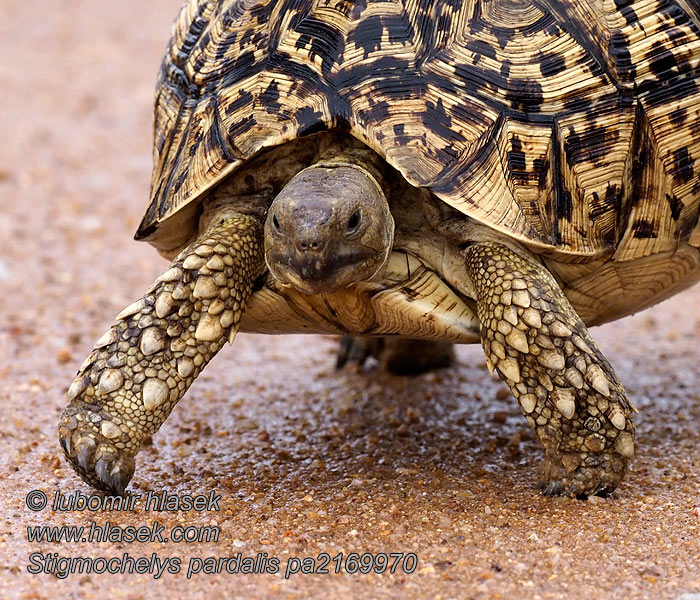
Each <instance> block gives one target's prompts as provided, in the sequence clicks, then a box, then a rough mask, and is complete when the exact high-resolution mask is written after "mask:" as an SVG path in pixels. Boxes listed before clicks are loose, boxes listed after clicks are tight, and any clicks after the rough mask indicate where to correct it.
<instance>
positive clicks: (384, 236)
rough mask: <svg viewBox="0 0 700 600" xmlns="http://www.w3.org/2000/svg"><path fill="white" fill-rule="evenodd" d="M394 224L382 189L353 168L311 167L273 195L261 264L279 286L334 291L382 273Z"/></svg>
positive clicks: (349, 166)
mask: <svg viewBox="0 0 700 600" xmlns="http://www.w3.org/2000/svg"><path fill="white" fill-rule="evenodd" d="M393 240H394V219H393V218H392V216H391V212H390V211H389V204H388V203H387V200H386V197H385V196H384V193H383V191H382V188H381V187H380V185H379V184H378V183H377V181H376V180H375V179H374V177H373V176H372V175H371V174H370V173H369V172H368V171H367V170H365V169H363V168H361V167H359V166H356V165H347V164H337V165H333V164H330V165H314V166H311V167H309V168H307V169H304V170H303V171H300V172H299V173H297V174H296V175H295V176H294V177H293V178H292V179H291V180H290V181H289V183H288V184H287V185H286V186H285V187H284V189H282V191H281V192H280V193H279V194H278V195H277V197H276V198H275V200H274V202H273V203H272V205H271V206H270V209H269V211H268V213H267V219H266V221H265V260H266V262H267V266H268V268H269V269H270V272H271V273H272V275H273V276H274V277H275V278H276V279H277V280H278V281H280V282H281V283H282V284H285V285H291V286H292V287H294V288H295V289H297V290H298V291H300V292H303V293H306V294H320V293H326V292H333V291H337V290H339V289H342V288H345V287H347V286H349V285H352V284H354V283H358V282H361V281H369V280H371V279H372V278H374V277H375V276H377V275H379V274H381V272H383V270H384V267H385V266H386V263H387V261H388V259H389V254H390V253H391V247H392V243H393Z"/></svg>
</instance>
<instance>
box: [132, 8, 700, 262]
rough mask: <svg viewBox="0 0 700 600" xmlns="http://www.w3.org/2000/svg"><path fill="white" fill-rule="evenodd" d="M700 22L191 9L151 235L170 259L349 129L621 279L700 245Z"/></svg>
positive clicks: (427, 180)
mask: <svg viewBox="0 0 700 600" xmlns="http://www.w3.org/2000/svg"><path fill="white" fill-rule="evenodd" d="M699 12H700V11H698V5H697V2H695V0H675V1H672V0H586V1H585V2H582V1H580V0H533V1H532V2H530V1H528V0H462V1H459V0H385V1H373V0H355V1H352V2H351V1H349V0H333V1H332V2H331V1H329V0H221V1H218V2H212V1H209V0H191V1H190V2H189V3H188V4H187V5H186V6H185V7H184V8H183V9H182V12H181V14H180V16H179V18H178V20H177V22H176V25H175V29H174V33H173V37H172V40H171V42H170V46H169V49H168V51H167V53H166V56H165V59H164V62H163V65H162V68H161V75H160V80H159V85H158V95H157V101H156V109H155V156H154V163H155V168H154V174H153V184H152V202H151V205H150V207H149V208H148V210H147V212H146V215H145V216H144V219H143V221H142V223H141V226H140V227H139V230H138V232H137V238H140V239H147V240H149V241H151V242H153V243H154V244H156V245H158V236H159V228H160V227H161V224H163V223H164V222H165V221H167V220H168V219H169V218H170V217H171V216H172V215H174V214H175V213H176V212H178V211H179V210H181V209H182V208H183V207H184V206H186V205H191V204H192V203H195V202H196V201H197V199H198V198H200V197H201V195H202V194H203V192H205V191H206V190H207V189H209V188H210V187H211V186H213V185H214V184H216V183H217V182H219V181H220V180H221V179H222V178H223V177H225V176H227V175H228V174H230V173H231V172H233V171H234V170H235V169H236V168H237V167H238V166H239V165H240V164H241V163H242V162H244V161H247V160H249V159H250V158H251V157H252V156H253V155H255V154H256V153H257V152H259V151H260V150H262V149H263V148H266V147H271V146H276V145H279V144H282V143H284V142H286V141H289V140H291V139H294V138H297V137H301V136H307V135H310V134H313V133H315V132H319V131H323V130H326V129H329V128H340V129H344V130H346V131H348V132H349V133H350V134H352V135H353V136H355V137H357V138H359V139H361V140H362V141H364V142H365V143H367V144H368V145H369V146H370V147H372V148H373V149H375V150H376V151H377V152H378V153H379V154H381V155H382V156H383V157H385V158H386V160H387V161H388V162H389V163H390V164H391V165H392V166H394V167H395V168H397V169H398V170H399V171H400V172H401V173H402V174H403V175H404V176H405V177H406V179H407V180H408V181H409V182H411V183H412V184H414V185H416V186H423V187H427V188H430V189H431V190H432V191H433V192H434V193H435V194H436V195H437V196H438V197H440V198H441V199H443V200H444V201H445V202H447V203H449V204H450V205H452V206H453V207H455V208H457V209H458V210H460V211H462V212H463V213H464V214H466V215H469V216H470V217H472V218H473V219H476V220H478V221H481V222H483V223H485V224H487V225H488V226H490V227H493V228H495V229H497V230H499V231H501V232H505V233H507V234H508V235H511V236H513V237H516V238H518V239H520V240H521V241H524V242H525V243H527V244H529V245H530V246H531V247H535V248H539V249H541V250H543V251H550V253H556V254H557V255H559V256H565V255H567V254H568V255H570V256H572V257H573V256H574V255H581V256H584V257H589V259H591V260H592V259H594V258H596V257H603V256H605V257H607V259H609V258H610V257H611V256H612V258H613V260H614V261H620V262H624V261H629V260H633V259H638V258H640V257H645V256H651V255H655V254H659V253H663V252H669V251H673V250H674V249H676V248H677V247H679V245H680V244H681V243H682V244H683V245H684V247H685V246H687V244H690V245H691V246H695V247H700V224H699V223H698V214H699V210H700V178H699V177H698V173H699V172H700V164H699V162H698V159H700V87H699V84H700V77H699V73H698V69H699V68H700V66H699V63H700V28H699V27H698V13H699ZM194 227H195V225H194V224H192V228H194ZM171 229H172V228H171ZM168 235H172V231H169V234H168ZM179 235H181V236H182V240H181V241H182V243H184V241H185V239H187V237H188V235H189V232H187V231H183V232H182V233H181V234H179ZM176 243H177V241H176Z"/></svg>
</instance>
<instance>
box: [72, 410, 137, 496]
mask: <svg viewBox="0 0 700 600" xmlns="http://www.w3.org/2000/svg"><path fill="white" fill-rule="evenodd" d="M67 422H70V424H71V425H74V426H75V428H74V429H72V430H71V429H69V428H68V429H66V428H64V427H59V441H60V443H61V447H62V448H63V452H64V453H65V455H66V458H67V459H68V460H69V462H70V463H71V465H72V466H73V468H74V469H75V470H76V472H77V473H78V475H80V478H81V479H83V480H84V481H86V482H87V483H89V484H90V485H92V486H94V487H96V488H97V489H99V490H102V491H105V492H108V493H112V494H123V493H124V490H125V489H126V486H127V485H128V484H129V481H130V480H131V478H132V476H133V474H134V469H135V465H136V463H135V461H134V458H133V456H130V455H129V454H127V453H126V452H125V451H123V450H120V449H119V448H117V447H116V446H115V445H114V443H112V442H111V441H110V440H108V439H106V438H105V437H104V436H103V435H102V434H100V432H99V431H97V430H96V429H95V428H94V427H93V426H92V424H90V423H89V422H85V421H83V422H82V423H81V424H79V425H77V421H76V420H72V421H68V420H64V421H63V422H62V425H66V424H67Z"/></svg>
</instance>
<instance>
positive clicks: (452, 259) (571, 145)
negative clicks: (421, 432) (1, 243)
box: [59, 0, 700, 496]
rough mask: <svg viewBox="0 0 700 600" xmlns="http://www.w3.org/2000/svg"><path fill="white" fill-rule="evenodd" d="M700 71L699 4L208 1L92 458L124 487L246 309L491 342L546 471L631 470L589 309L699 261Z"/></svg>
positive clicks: (187, 22)
mask: <svg viewBox="0 0 700 600" xmlns="http://www.w3.org/2000/svg"><path fill="white" fill-rule="evenodd" d="M699 69H700V4H698V2H697V0H587V1H586V2H581V1H579V0H383V1H380V0H354V1H350V0H333V1H332V2H328V1H325V0H218V1H211V0H190V1H189V2H187V3H186V4H185V6H184V7H183V8H182V10H181V12H180V15H179V17H178V19H177V21H176V23H175V25H174V30H173V33H172V38H171V40H170V43H169V45H168V47H167V51H166V53H165V57H164V59H163V62H162V66H161V69H160V75H159V79H158V84H157V97H156V103H155V140H154V164H155V166H154V171H153V181H152V188H151V203H150V206H149V207H148V210H147V211H146V214H145V216H144V218H143V221H142V222H141V225H140V226H139V228H138V231H137V233H136V238H137V239H142V240H147V241H149V242H150V243H151V244H153V245H154V246H155V247H156V248H157V249H158V251H159V252H160V253H161V254H162V255H164V256H165V257H167V258H169V259H171V260H172V264H171V265H170V268H168V270H167V271H165V273H163V275H161V276H160V277H159V278H158V279H157V280H156V281H155V283H154V284H153V285H152V286H151V288H150V289H149V290H148V291H147V292H146V293H145V294H144V296H143V297H142V298H140V299H139V300H137V301H136V302H135V303H134V304H132V305H131V306H129V307H128V308H126V309H124V310H123V311H122V312H121V313H120V314H119V315H118V316H117V317H116V321H115V323H114V324H113V325H112V327H111V328H110V329H109V330H108V331H107V332H106V333H105V334H104V335H103V336H102V337H100V338H99V340H98V341H97V342H96V344H95V347H94V350H93V351H92V353H91V354H90V356H89V357H88V358H87V359H86V360H85V362H84V363H83V365H82V366H81V368H80V370H79V372H78V375H77V377H76V378H75V380H74V381H73V383H72V385H71V386H70V389H69V391H68V398H69V405H68V407H67V408H66V410H65V412H64V414H63V416H62V418H61V421H60V425H59V437H60V441H61V444H62V446H63V449H64V451H65V453H66V455H67V457H68V459H69V460H70V462H71V464H72V466H73V467H74V468H75V470H76V471H77V472H78V473H79V474H80V476H81V477H82V478H83V479H85V481H87V482H88V483H90V484H91V485H93V486H95V487H96V488H100V489H103V490H107V491H112V492H118V493H120V492H122V491H123V490H124V489H125V487H126V486H127V484H128V482H129V480H130V479H131V476H132V474H133V472H134V465H135V461H134V457H135V455H136V453H137V452H138V450H139V447H140V445H141V444H142V442H143V440H144V438H146V437H147V436H149V435H150V434H152V433H154V432H155V431H156V430H157V429H158V428H159V427H160V425H161V424H162V423H163V421H164V420H165V419H166V418H167V416H168V415H169V413H170V412H171V410H172V409H173V407H174V406H175V404H176V403H177V402H178V400H180V398H182V396H183V395H184V394H185V392H186V391H187V389H188V388H189V386H190V385H191V384H192V382H193V381H194V379H195V378H196V377H197V376H198V375H199V373H200V372H201V371H202V369H203V368H204V367H205V366H206V364H207V362H208V361H209V360H210V359H211V358H212V357H213V356H214V354H216V352H218V350H219V349H220V348H221V347H222V346H223V345H224V343H225V342H226V341H227V340H228V341H229V342H232V341H233V338H234V336H235V334H236V332H237V331H238V330H241V331H256V332H262V333H288V332H317V333H318V332H320V333H334V334H343V335H345V336H349V337H345V338H344V341H343V344H342V348H341V356H340V359H339V360H340V362H341V363H342V362H344V361H346V360H362V359H363V358H365V357H366V356H367V355H368V354H371V353H374V354H375V355H376V356H378V357H379V358H380V360H382V361H384V363H385V364H387V365H388V366H390V367H391V365H393V366H394V368H396V369H398V370H405V371H411V370H421V369H427V368H430V367H431V366H436V365H439V364H444V363H446V362H448V361H449V358H450V348H451V344H452V343H472V342H476V341H479V340H480V341H481V343H482V345H483V348H484V352H485V355H486V362H487V363H488V366H489V368H490V369H491V370H492V371H494V370H495V371H497V372H498V374H499V375H500V377H501V378H503V380H504V381H505V382H506V383H507V384H508V386H509V387H510V389H511V390H512V392H513V395H514V396H515V397H516V399H517V401H518V403H519V405H520V408H521V410H522V412H523V414H524V415H525V418H526V419H527V421H528V423H529V424H530V426H531V427H532V428H533V429H534V430H535V432H536V434H537V436H538V437H539V439H540V440H541V442H542V444H543V446H544V448H545V467H544V483H543V490H544V492H545V493H548V494H566V495H571V496H586V495H590V494H606V493H610V492H611V491H612V490H614V489H615V487H616V486H617V485H618V483H619V482H620V480H621V478H622V477H623V475H624V473H625V471H626V469H627V467H628V465H629V463H630V461H631V460H632V458H633V456H634V433H635V429H634V424H633V420H632V413H633V412H634V410H635V409H634V407H633V406H632V405H631V404H630V402H629V401H628V400H627V399H626V396H625V392H624V390H623V387H622V385H621V384H620V381H619V380H618V378H617V377H616V375H615V373H614V371H613V369H612V367H611V366H610V364H609V363H608V361H607V360H606V359H605V357H604V356H603V355H602V354H601V352H600V350H599V349H598V348H597V346H596V344H595V343H594V341H593V340H592V339H591V337H590V335H589V333H588V331H587V329H586V326H587V325H595V324H599V323H603V322H605V321H610V320H612V319H616V318H618V317H621V316H623V315H626V314H630V313H632V312H635V311H638V310H640V309H642V308H644V307H647V306H650V305H652V304H654V303H656V302H658V301H660V300H661V299H663V298H666V297H668V296H669V295H671V294H673V293H675V292H677V291H679V290H681V289H683V288H686V287H687V286H689V285H690V284H692V283H694V282H696V281H697V280H698V279H699V278H700V224H699V223H698V213H699V208H700V178H699V177H698V170H699V168H700V165H699V164H698V160H699V159H700V88H699V84H700V77H699V73H700V71H699ZM367 336H369V337H367ZM367 339H374V340H379V341H374V342H367ZM419 340H423V341H419Z"/></svg>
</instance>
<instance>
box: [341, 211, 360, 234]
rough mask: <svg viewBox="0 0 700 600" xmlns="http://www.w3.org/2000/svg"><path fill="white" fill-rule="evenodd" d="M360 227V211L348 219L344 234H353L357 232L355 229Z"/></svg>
mask: <svg viewBox="0 0 700 600" xmlns="http://www.w3.org/2000/svg"><path fill="white" fill-rule="evenodd" d="M359 226H360V211H359V210H356V211H355V212H354V213H352V215H351V216H350V218H349V219H348V224H347V227H346V228H345V233H346V234H348V235H350V234H351V233H355V232H356V231H357V228H358V227H359Z"/></svg>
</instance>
